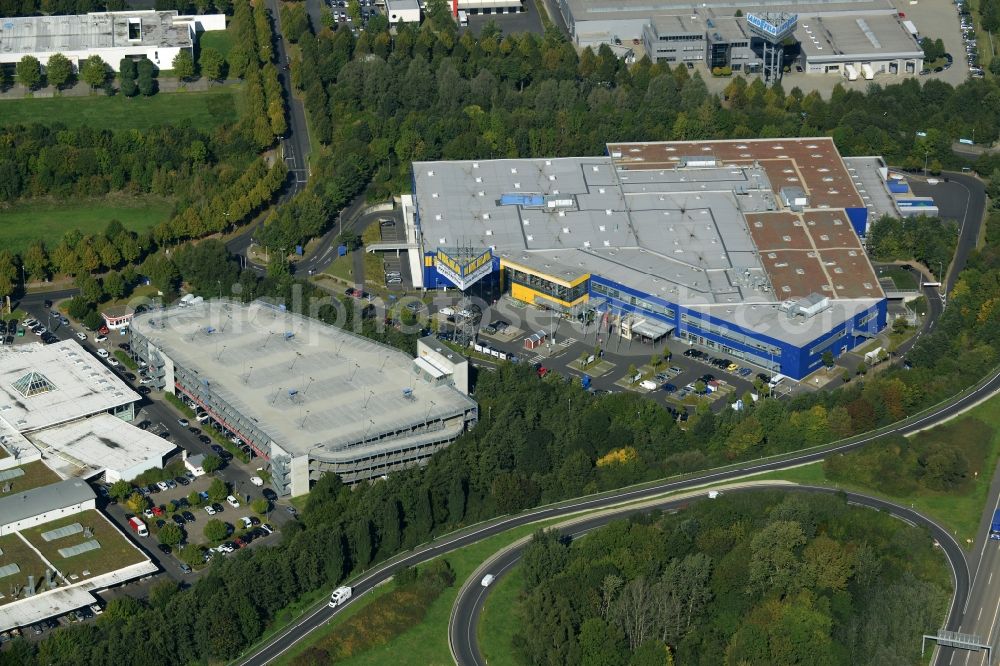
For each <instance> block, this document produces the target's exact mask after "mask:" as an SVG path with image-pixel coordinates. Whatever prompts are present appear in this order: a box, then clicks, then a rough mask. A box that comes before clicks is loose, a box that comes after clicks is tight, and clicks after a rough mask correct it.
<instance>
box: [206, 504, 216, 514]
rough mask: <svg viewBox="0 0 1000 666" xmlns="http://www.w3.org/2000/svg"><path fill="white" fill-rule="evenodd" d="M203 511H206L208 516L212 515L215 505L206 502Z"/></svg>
mask: <svg viewBox="0 0 1000 666" xmlns="http://www.w3.org/2000/svg"><path fill="white" fill-rule="evenodd" d="M205 513H207V514H208V515H210V516H214V515H215V507H213V506H212V505H211V504H206V505H205Z"/></svg>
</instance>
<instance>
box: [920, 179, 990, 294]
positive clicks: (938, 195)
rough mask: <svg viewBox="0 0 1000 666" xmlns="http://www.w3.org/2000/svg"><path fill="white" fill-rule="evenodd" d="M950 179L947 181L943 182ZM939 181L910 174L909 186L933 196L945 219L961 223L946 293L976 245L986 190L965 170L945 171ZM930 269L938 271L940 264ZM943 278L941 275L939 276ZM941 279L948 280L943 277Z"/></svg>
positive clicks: (922, 193) (949, 269) (925, 195)
mask: <svg viewBox="0 0 1000 666" xmlns="http://www.w3.org/2000/svg"><path fill="white" fill-rule="evenodd" d="M944 178H947V182H945V181H944ZM939 181H940V182H938V183H937V184H933V185H932V184H929V183H927V182H926V181H925V180H923V179H921V178H919V177H914V176H912V175H911V176H910V178H909V182H910V189H912V190H913V193H914V194H916V195H917V196H922V197H934V203H935V204H937V206H938V210H939V215H940V217H941V218H942V219H953V220H955V221H957V222H958V228H959V233H958V244H957V246H956V247H955V256H954V258H953V259H952V262H951V266H950V267H946V269H947V273H948V276H947V282H946V284H945V287H946V292H945V293H950V292H951V290H952V288H953V287H954V286H955V281H956V280H957V279H958V274H959V273H961V272H962V270H963V269H964V268H965V264H966V262H967V261H968V259H969V253H971V252H972V250H974V249H975V247H976V241H977V239H978V238H979V229H980V226H981V222H982V219H983V214H984V212H985V210H986V189H985V187H984V186H983V183H982V181H980V180H979V179H978V178H975V177H974V176H971V175H969V174H963V173H955V172H945V173H944V174H942V178H940V179H939ZM927 268H929V269H931V270H932V271H935V273H937V272H938V271H940V268H939V267H938V266H928V267H927ZM939 277H940V276H939ZM941 279H942V282H944V281H945V280H944V279H943V278H941Z"/></svg>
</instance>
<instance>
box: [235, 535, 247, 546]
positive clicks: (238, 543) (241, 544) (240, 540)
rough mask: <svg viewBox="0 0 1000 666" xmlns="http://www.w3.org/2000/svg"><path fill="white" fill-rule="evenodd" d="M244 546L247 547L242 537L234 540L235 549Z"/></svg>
mask: <svg viewBox="0 0 1000 666" xmlns="http://www.w3.org/2000/svg"><path fill="white" fill-rule="evenodd" d="M245 545H247V542H246V541H245V540H244V539H243V537H239V538H238V539H236V547H237V548H242V547H243V546H245Z"/></svg>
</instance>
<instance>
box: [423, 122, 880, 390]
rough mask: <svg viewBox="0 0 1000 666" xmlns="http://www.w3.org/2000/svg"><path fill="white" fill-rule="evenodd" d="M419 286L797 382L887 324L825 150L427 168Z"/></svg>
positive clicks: (784, 144)
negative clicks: (471, 295)
mask: <svg viewBox="0 0 1000 666" xmlns="http://www.w3.org/2000/svg"><path fill="white" fill-rule="evenodd" d="M413 191H414V195H413V198H412V202H411V204H410V205H409V206H407V207H406V210H407V214H406V224H407V225H408V233H409V234H411V236H410V237H412V238H415V239H416V244H415V249H412V250H411V258H410V260H411V265H412V266H413V267H414V269H415V270H414V271H412V273H413V275H414V280H415V282H416V283H418V284H416V286H422V287H424V288H428V289H434V288H442V287H447V288H457V289H461V290H463V291H469V290H470V289H475V288H476V287H475V285H482V284H484V283H488V284H491V285H492V286H493V287H495V288H496V289H498V290H500V291H502V292H503V293H505V294H507V295H509V296H510V297H511V298H513V299H516V300H518V301H522V302H524V303H528V304H532V305H536V306H539V307H544V308H548V309H551V310H556V311H560V312H563V313H565V314H566V315H567V316H570V317H580V318H583V317H587V318H588V320H591V321H596V322H598V325H599V326H606V327H607V330H608V332H609V334H612V333H614V334H619V335H624V336H626V337H629V338H637V339H641V340H654V341H655V340H660V339H662V338H664V337H666V336H670V335H672V336H674V337H675V338H677V339H680V340H682V341H684V342H686V343H688V344H691V345H693V346H697V347H701V348H705V349H709V350H713V351H714V352H715V353H717V354H718V355H725V356H727V357H730V358H732V359H734V360H737V359H740V361H738V362H746V363H752V364H754V365H757V366H759V367H761V368H766V369H768V370H769V371H770V372H780V373H782V374H784V375H786V376H788V377H791V378H794V379H801V378H803V377H805V376H807V375H808V374H810V373H811V372H813V371H815V370H816V369H818V368H819V367H820V366H821V365H822V362H823V356H824V354H825V353H826V352H830V353H832V354H833V356H834V357H837V356H840V355H841V354H843V353H845V352H847V351H849V350H851V349H854V348H855V347H857V346H858V345H860V344H863V343H864V342H866V341H867V340H869V339H871V338H872V337H873V336H875V335H876V334H877V333H878V332H879V331H881V330H882V329H883V328H884V327H885V325H886V311H887V308H886V305H887V303H886V298H885V294H884V292H883V291H882V288H881V286H880V285H879V282H878V279H877V277H876V276H875V273H874V271H873V269H872V266H871V263H870V262H869V260H868V258H867V256H866V254H865V252H864V249H863V247H862V245H861V242H860V239H859V235H862V234H863V233H864V232H865V230H866V226H867V223H868V209H867V207H866V206H865V203H864V201H863V199H862V197H861V196H859V195H858V193H857V190H856V189H855V186H854V183H853V182H852V179H851V176H850V174H849V173H848V170H847V168H846V166H845V165H844V162H843V160H842V159H841V157H840V155H839V153H838V152H837V150H836V147H835V146H834V145H833V142H832V140H831V139H829V138H826V137H816V138H801V139H798V138H797V139H766V140H740V141H696V142H654V143H638V144H610V145H609V146H608V154H607V155H604V156H598V157H579V158H552V159H525V160H522V159H509V160H508V159H505V160H486V161H456V162H417V163H414V165H413Z"/></svg>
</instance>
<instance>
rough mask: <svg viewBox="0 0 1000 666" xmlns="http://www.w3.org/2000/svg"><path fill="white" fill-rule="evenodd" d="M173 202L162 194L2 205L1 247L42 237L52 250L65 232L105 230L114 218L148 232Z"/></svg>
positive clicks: (167, 213)
mask: <svg viewBox="0 0 1000 666" xmlns="http://www.w3.org/2000/svg"><path fill="white" fill-rule="evenodd" d="M172 208H173V204H172V203H171V202H170V201H169V200H167V199H162V198H159V197H125V196H114V195H113V196H109V197H105V198H100V199H92V200H90V201H74V202H71V203H69V202H66V203H63V202H56V201H51V200H42V201H36V202H24V203H18V204H15V205H14V206H11V207H8V208H0V247H4V248H8V249H10V250H12V251H13V252H21V251H23V250H24V249H25V248H27V247H28V246H29V245H30V244H31V242H32V241H34V240H37V239H41V240H43V241H44V242H45V244H46V246H47V247H48V248H49V249H52V248H53V247H54V246H55V245H57V244H58V243H59V241H60V239H61V238H62V236H63V234H65V233H66V232H67V231H70V230H72V229H79V230H80V231H81V232H82V233H84V234H93V233H99V232H101V231H104V227H105V226H106V225H107V223H108V222H109V221H110V220H113V219H114V220H118V221H119V222H121V223H122V224H123V225H124V226H125V228H126V229H131V230H132V231H145V230H146V229H149V228H150V227H153V226H155V225H156V224H158V223H160V222H162V221H163V220H166V219H167V218H168V217H169V216H170V211H171V210H172Z"/></svg>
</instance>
